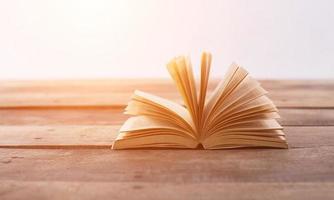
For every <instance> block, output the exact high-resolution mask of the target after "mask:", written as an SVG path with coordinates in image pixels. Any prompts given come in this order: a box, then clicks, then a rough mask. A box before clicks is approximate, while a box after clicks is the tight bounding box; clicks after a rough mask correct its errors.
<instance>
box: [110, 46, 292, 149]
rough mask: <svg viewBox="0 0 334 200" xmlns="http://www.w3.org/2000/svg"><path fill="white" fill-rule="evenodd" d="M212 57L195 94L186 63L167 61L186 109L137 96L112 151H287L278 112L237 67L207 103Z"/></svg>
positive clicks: (208, 56) (208, 57) (203, 63)
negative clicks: (183, 149)
mask: <svg viewBox="0 0 334 200" xmlns="http://www.w3.org/2000/svg"><path fill="white" fill-rule="evenodd" d="M210 67H211V54H210V53H206V52H204V53H203V54H202V60H201V79H200V84H199V92H197V89H196V84H195V78H194V75H193V71H192V67H191V63H190V60H189V58H188V57H184V56H180V57H176V58H174V59H173V60H171V61H170V62H169V63H168V65H167V68H168V71H169V72H170V75H171V76H172V78H173V80H174V82H175V84H176V88H177V89H178V91H179V93H180V95H181V97H182V99H183V101H184V106H183V105H179V104H177V103H174V102H172V101H169V100H167V99H164V98H161V97H158V96H155V95H152V94H148V93H145V92H141V91H135V93H134V95H133V96H132V99H131V101H130V102H129V104H128V106H127V108H126V109H125V113H126V114H130V115H133V116H132V117H130V118H129V119H128V120H127V121H126V122H125V123H124V124H123V126H122V127H121V129H120V133H119V135H118V137H117V139H116V140H115V142H114V144H113V149H131V148H197V147H198V146H199V145H201V146H202V147H204V148H205V149H225V148H240V147H271V148H288V145H287V142H286V139H285V134H284V132H283V128H282V127H281V126H280V125H279V123H278V122H277V121H276V119H277V118H279V115H278V110H277V108H276V107H275V105H274V104H273V102H272V101H271V100H270V99H269V98H268V97H267V96H266V94H267V92H266V91H265V90H264V89H263V88H262V87H261V85H260V84H259V82H257V81H256V80H254V79H253V78H251V77H250V75H249V74H248V72H247V71H246V70H244V69H243V68H242V67H240V66H238V65H237V64H232V65H231V66H230V68H229V69H228V72H227V73H226V75H225V78H224V79H223V80H222V81H221V82H220V83H219V84H218V85H217V87H216V88H215V90H214V91H213V92H212V93H211V95H209V97H208V98H207V94H208V91H207V88H208V79H209V72H210Z"/></svg>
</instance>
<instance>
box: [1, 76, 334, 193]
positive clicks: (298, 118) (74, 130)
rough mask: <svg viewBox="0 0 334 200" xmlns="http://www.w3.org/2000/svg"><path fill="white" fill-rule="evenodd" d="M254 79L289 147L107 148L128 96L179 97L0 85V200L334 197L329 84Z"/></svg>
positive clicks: (152, 85)
mask: <svg viewBox="0 0 334 200" xmlns="http://www.w3.org/2000/svg"><path fill="white" fill-rule="evenodd" d="M261 82H262V84H263V87H264V88H266V89H267V90H268V91H269V93H270V97H271V98H272V99H273V101H274V102H275V103H276V105H277V106H278V108H279V110H280V114H281V116H282V119H281V120H280V123H281V124H282V125H283V126H284V127H285V132H286V135H287V139H288V142H289V145H290V149H288V150H280V149H236V150H123V151H113V150H111V149H110V147H111V144H112V142H113V140H114V138H115V136H116V135H117V129H118V128H119V126H120V124H121V123H122V122H123V121H124V120H125V119H126V117H127V116H125V115H123V114H122V112H123V109H124V106H125V104H126V103H127V101H128V99H129V98H130V96H131V93H132V92H133V90H134V89H140V90H144V91H147V92H152V93H154V94H157V95H160V96H163V97H167V98H171V99H174V100H176V101H180V98H179V96H178V94H177V93H176V89H175V87H174V86H173V84H172V83H171V82H170V81H169V80H91V81H1V82H0V147H1V148H0V199H2V200H3V199H97V198H99V199H154V200H155V199H235V198H237V199H334V126H333V125H334V81H333V80H331V81H330V80H327V81H325V80H321V81H292V80H290V81H270V80H264V81H261ZM214 83H216V81H213V83H212V84H211V86H210V88H211V89H212V87H213V85H214Z"/></svg>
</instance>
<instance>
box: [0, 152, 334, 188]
mask: <svg viewBox="0 0 334 200" xmlns="http://www.w3.org/2000/svg"><path fill="white" fill-rule="evenodd" d="M0 160H1V162H0V164H1V165H0V166H1V170H0V181H5V180H15V181H84V182H86V181H92V182H95V181H97V182H100V181H101V182H102V181H103V182H143V183H150V182H155V183H170V184H175V183H199V184H202V183H221V182H225V183H226V182H227V183H239V182H241V183H252V182H257V183H268V182H270V183H285V182H307V183H308V182H311V183H312V182H328V183H332V182H333V181H334V173H333V166H334V147H333V146H331V147H330V146H324V147H318V148H316V149H315V148H294V149H289V150H281V149H235V150H225V151H220V150H218V151H216V150H119V151H115V150H111V149H99V150H96V149H79V150H76V149H74V150H72V149H49V150H41V149H15V150H13V149H0Z"/></svg>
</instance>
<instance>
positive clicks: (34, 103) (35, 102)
mask: <svg viewBox="0 0 334 200" xmlns="http://www.w3.org/2000/svg"><path fill="white" fill-rule="evenodd" d="M217 83H218V81H217V80H214V81H211V82H210V85H209V89H210V90H212V89H213V88H214V86H216V84H217ZM261 83H262V85H263V87H264V88H265V89H266V90H268V91H270V94H269V96H270V97H271V98H272V100H273V101H274V102H275V104H276V105H277V106H278V107H296V108H303V107H313V108H328V107H332V108H334V91H333V89H332V88H334V81H333V80H322V81H293V80H289V81H273V80H262V81H261ZM135 89H139V90H143V91H146V92H151V93H153V94H156V95H159V96H162V97H165V98H168V99H171V100H175V101H177V102H180V96H179V95H178V94H177V92H176V88H175V86H174V85H173V83H172V82H171V81H170V80H158V79H152V80H142V81H140V82H138V81H136V80H90V81H7V82H4V81H0V94H1V96H0V107H43V106H75V107H77V106H81V107H82V106H96V105H100V106H114V107H123V106H124V105H125V104H126V103H127V102H128V100H129V98H130V96H131V94H132V93H133V91H134V90H135ZM319 101H321V103H319Z"/></svg>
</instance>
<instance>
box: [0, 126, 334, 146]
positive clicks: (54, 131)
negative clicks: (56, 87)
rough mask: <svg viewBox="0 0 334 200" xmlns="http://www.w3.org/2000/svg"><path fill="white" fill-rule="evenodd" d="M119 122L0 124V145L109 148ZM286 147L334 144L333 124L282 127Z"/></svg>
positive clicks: (116, 132)
mask: <svg viewBox="0 0 334 200" xmlns="http://www.w3.org/2000/svg"><path fill="white" fill-rule="evenodd" d="M119 128H120V126H119V125H115V126H112V125H76V126H73V125H69V126H64V125H56V126H18V125H14V126H0V148H53V149H54V148H58V149H61V148H72V149H78V148H81V149H93V148H98V149H100V148H106V149H110V148H111V146H112V143H113V141H114V139H115V138H116V137H117V134H118V130H119ZM284 132H285V134H286V136H287V140H288V141H289V148H315V149H316V148H318V147H324V146H329V147H332V146H334V126H324V127H300V126H297V127H294V126H291V127H285V129H284Z"/></svg>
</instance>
